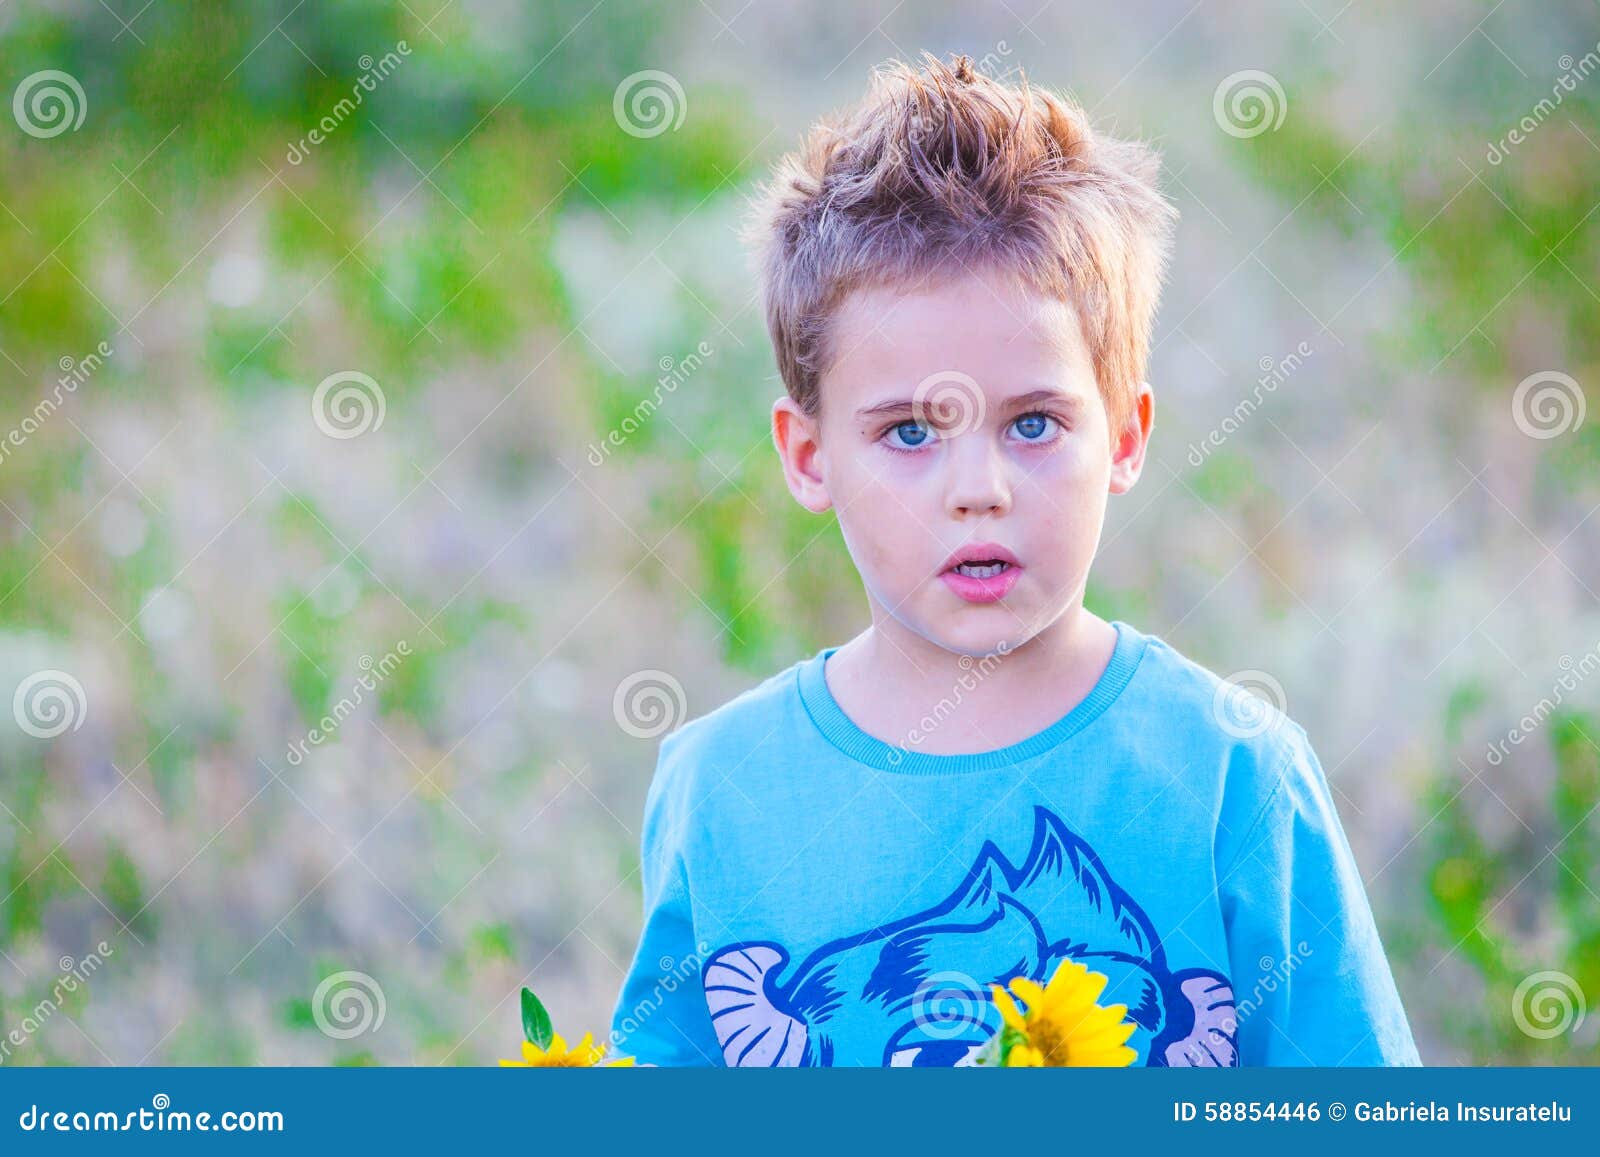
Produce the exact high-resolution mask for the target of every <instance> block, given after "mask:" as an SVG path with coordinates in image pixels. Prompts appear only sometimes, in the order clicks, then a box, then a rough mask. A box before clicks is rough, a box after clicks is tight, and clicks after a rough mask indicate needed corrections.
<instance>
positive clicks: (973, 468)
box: [945, 430, 1011, 518]
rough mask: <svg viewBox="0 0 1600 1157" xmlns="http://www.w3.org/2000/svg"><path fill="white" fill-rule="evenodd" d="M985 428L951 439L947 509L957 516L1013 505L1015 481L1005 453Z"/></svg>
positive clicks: (993, 511)
mask: <svg viewBox="0 0 1600 1157" xmlns="http://www.w3.org/2000/svg"><path fill="white" fill-rule="evenodd" d="M982 435H983V431H982V430H973V431H970V432H968V433H967V434H965V435H962V436H961V437H958V438H952V439H951V440H950V442H949V443H948V451H947V453H946V455H945V465H946V470H947V471H948V474H947V477H946V482H945V509H946V511H947V512H948V513H949V514H950V515H951V517H953V518H967V517H972V516H981V515H986V514H1005V513H1006V512H1007V511H1009V510H1010V509H1011V482H1010V479H1009V478H1008V477H1007V474H1006V462H1005V458H1004V455H1002V454H1001V453H1000V451H999V449H998V448H997V447H996V446H995V445H994V444H993V443H992V442H991V441H990V440H989V439H987V438H985V437H983V436H982Z"/></svg>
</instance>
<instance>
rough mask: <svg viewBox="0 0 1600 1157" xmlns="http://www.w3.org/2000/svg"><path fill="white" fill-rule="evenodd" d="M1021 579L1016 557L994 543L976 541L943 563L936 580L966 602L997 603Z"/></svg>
mask: <svg viewBox="0 0 1600 1157" xmlns="http://www.w3.org/2000/svg"><path fill="white" fill-rule="evenodd" d="M1021 576H1022V564H1021V563H1020V562H1018V561H1017V556H1016V555H1014V554H1012V553H1011V552H1010V551H1009V550H1007V549H1006V548H1005V547H1003V546H1001V545H1000V544H999V543H997V542H975V543H972V544H971V545H969V546H964V547H962V548H961V549H960V550H958V551H956V553H955V554H953V555H951V556H950V557H949V558H948V559H946V560H945V564H944V569H943V570H942V571H941V572H940V573H939V578H940V579H941V580H942V581H943V582H944V584H945V585H946V586H947V587H949V588H950V589H951V590H952V591H953V592H955V594H956V595H957V596H959V597H960V598H962V599H964V600H966V601H967V602H969V603H993V602H998V601H999V600H1001V599H1003V598H1005V597H1006V595H1008V594H1009V593H1011V588H1012V587H1014V586H1016V584H1017V580H1018V579H1019V578H1020V577H1021Z"/></svg>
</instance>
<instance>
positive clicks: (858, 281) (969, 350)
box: [612, 56, 1420, 1066]
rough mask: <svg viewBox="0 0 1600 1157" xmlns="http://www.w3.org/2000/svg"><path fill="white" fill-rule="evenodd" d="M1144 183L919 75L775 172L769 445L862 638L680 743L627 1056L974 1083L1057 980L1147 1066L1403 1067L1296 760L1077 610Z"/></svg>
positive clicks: (1115, 474)
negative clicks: (1078, 979)
mask: <svg viewBox="0 0 1600 1157" xmlns="http://www.w3.org/2000/svg"><path fill="white" fill-rule="evenodd" d="M1155 167H1156V162H1155V158H1154V157H1153V155H1152V154H1151V153H1150V152H1149V151H1148V150H1146V149H1145V148H1144V147H1142V146H1140V145H1137V144H1133V143H1128V142H1122V141H1116V140H1112V139H1109V138H1106V137H1103V136H1100V135H1098V134H1096V133H1093V132H1092V131H1091V130H1090V128H1089V127H1088V125H1087V124H1086V123H1085V119H1084V115H1083V113H1082V111H1081V110H1080V109H1078V108H1077V107H1075V106H1073V105H1071V104H1069V103H1067V102H1066V101H1064V100H1063V99H1061V98H1059V97H1057V96H1055V95H1053V94H1050V93H1047V92H1041V91H1039V90H1037V89H1029V88H1028V87H1027V85H1026V82H1024V83H1023V86H1022V87H1021V88H1020V89H1018V88H1012V87H1009V86H1005V85H1002V84H999V83H996V82H994V81H992V80H990V79H988V78H986V77H984V76H982V75H980V74H979V73H977V72H976V71H975V70H974V69H973V67H972V64H971V61H970V60H968V59H967V58H965V57H958V58H956V59H954V60H953V61H951V62H949V63H944V62H941V61H939V60H937V59H935V58H933V57H931V56H928V57H927V58H926V60H925V62H924V65H923V67H922V68H921V69H920V70H914V69H913V68H911V67H910V66H907V65H904V64H894V65H892V66H890V67H889V68H887V69H886V70H884V71H882V72H880V74H879V75H878V76H876V77H875V81H874V85H873V87H872V90H871V92H870V93H869V95H868V97H867V99H866V100H865V101H864V102H863V103H862V104H861V105H860V106H859V107H858V108H856V109H855V110H853V111H852V112H850V113H849V114H848V115H846V116H845V117H843V118H842V119H839V120H836V121H833V122H825V123H824V124H822V125H821V126H819V127H818V128H817V129H816V130H815V131H814V132H813V133H812V134H811V135H810V136H809V137H808V138H807V140H806V142H805V144H804V147H803V148H802V149H801V151H800V153H799V154H797V155H794V156H790V157H787V158H785V159H784V161H783V162H781V165H780V168H779V170H778V172H777V174H776V178H775V180H774V181H773V182H772V183H771V184H770V186H768V188H767V189H766V190H765V191H764V194H763V199H762V202H761V209H762V211H761V213H760V214H758V217H757V219H756V223H755V228H754V234H755V240H756V241H757V243H758V245H759V250H760V254H761V261H762V264H761V269H762V275H763V288H764V292H765V301H766V309H767V318H768V325H769V329H770V332H771V335H772V340H773V344H774V346H775V348H776V353H777V360H778V365H779V368H780V371H781V373H782V376H783V380H784V385H785V387H786V389H787V395H786V396H785V397H783V398H780V399H779V400H778V401H777V402H776V404H775V405H774V406H773V436H774V441H775V442H776V445H777V449H778V452H779V455H780V458H781V460H782V465H783V471H784V477H785V479H786V481H787V483H788V486H789V489H790V491H791V492H792V493H793V495H794V497H795V499H796V500H797V501H799V502H800V503H801V504H802V505H803V506H805V507H806V508H807V509H809V510H812V511H818V512H820V511H824V510H827V509H829V508H830V507H831V508H832V509H834V510H835V511H836V512H837V517H838V520H839V526H840V529H841V531H842V533H843V536H844V540H845V543H846V546H847V547H848V549H849V552H850V557H851V560H852V561H853V563H854V564H855V566H856V568H857V570H858V571H859V572H860V575H861V579H862V582H863V584H864V586H865V589H866V595H867V602H868V606H869V608H870V611H871V625H870V626H869V627H868V628H867V629H866V630H864V631H863V632H862V633H861V634H860V635H858V636H856V637H855V638H854V639H851V640H850V641H849V642H847V643H845V644H843V645H842V646H837V647H828V648H826V649H824V650H822V651H821V652H819V653H818V654H816V655H814V656H812V657H811V658H809V659H806V660H803V661H801V662H799V663H797V664H796V665H795V666H793V667H790V668H789V669H788V670H786V671H783V672H782V673H780V674H778V675H775V676H773V677H771V678H769V679H768V680H766V681H765V682H764V683H762V684H760V685H759V686H757V687H755V688H754V689H752V690H750V691H748V692H746V693H744V694H743V695H741V696H739V697H738V698H736V699H735V700H733V701H732V702H730V703H728V704H725V705H724V706H723V707H721V708H720V709H718V710H716V711H713V712H711V713H710V714H709V715H706V716H705V717H703V718H700V719H697V720H695V721H693V722H691V723H689V724H687V725H686V726H684V727H683V728H681V729H680V730H678V731H677V732H675V733H673V734H670V735H668V736H667V737H666V739H665V740H664V741H663V743H662V745H661V752H660V762H659V766H658V769H657V772H656V775H655V778H654V780H653V781H652V783H651V787H650V791H649V794H648V798H647V801H646V805H645V820H644V828H643V839H642V843H643V861H642V874H643V884H644V902H645V918H644V931H643V936H642V938H641V941H640V944H639V948H638V952H637V955H636V956H635V958H634V961H633V965H632V967H631V969H630V970H629V973H628V976H627V978H626V979H625V981H624V983H623V987H622V992H621V995H620V998H619V1000H618V1004H617V1008H616V1012H615V1015H614V1017H613V1025H612V1039H613V1041H614V1043H615V1044H616V1046H617V1047H618V1048H619V1049H621V1050H622V1051H623V1052H626V1053H631V1054H633V1055H635V1056H637V1057H638V1058H639V1059H640V1060H642V1061H645V1062H653V1063H655V1064H660V1065H705V1064H726V1065H765V1066H777V1065H890V1066H897V1065H910V1066H916V1065H950V1064H963V1063H971V1061H972V1060H973V1059H974V1054H975V1053H976V1051H977V1050H978V1049H979V1048H980V1047H981V1046H982V1044H983V1043H984V1042H985V1041H986V1040H988V1039H989V1038H990V1037H991V1036H993V1035H994V1034H995V1032H996V1031H997V1030H998V1029H999V1028H1000V1027H1001V1024H1002V1015H1001V1012H1000V1010H999V1009H998V1008H997V1007H996V1006H995V1003H994V997H993V996H992V995H991V993H992V991H993V989H992V986H995V985H1001V986H1004V985H1007V984H1009V983H1010V982H1012V981H1014V980H1016V979H1017V978H1024V985H1023V987H1024V988H1026V982H1027V981H1032V982H1034V983H1038V984H1043V983H1044V982H1046V981H1047V980H1048V979H1049V978H1050V977H1051V976H1052V975H1053V974H1054V973H1055V971H1056V969H1057V968H1058V967H1060V966H1061V965H1062V964H1063V963H1064V962H1076V964H1078V965H1083V966H1085V967H1087V968H1088V969H1089V970H1090V971H1091V972H1093V973H1096V974H1099V975H1100V976H1103V977H1105V978H1106V987H1105V989H1104V991H1103V993H1102V994H1101V995H1100V997H1099V1003H1101V1004H1102V1005H1108V1006H1109V1005H1112V1004H1122V1005H1125V1006H1126V1009H1127V1012H1126V1019H1127V1021H1128V1022H1130V1023H1131V1025H1132V1034H1131V1035H1130V1036H1129V1037H1128V1039H1127V1042H1126V1044H1127V1046H1128V1047H1129V1048H1131V1049H1132V1050H1134V1055H1135V1060H1134V1063H1135V1064H1141V1065H1154V1066H1172V1065H1205V1066H1231V1065H1306V1064H1317V1065H1389V1064H1395V1065H1398V1064H1410V1065H1414V1064H1419V1063H1420V1062H1419V1060H1418V1057H1417V1053H1416V1047H1415V1045H1414V1043H1413V1041H1412V1037H1411V1033H1410V1029H1409V1027H1408V1026H1407V1023H1406V1019H1405V1014H1404V1012H1403V1010H1402V1007H1401V1004H1400V999H1399V996H1398V994H1397V993H1396V990H1395V985H1394V981H1393V978H1392V977H1391V975H1390V971H1389V966H1388V963H1387V961H1386V959H1385V956H1384V952H1383V948H1382V946H1381V944H1380V943H1379V939H1378V934H1377V930H1376V928H1375V926H1374V923H1373V918H1372V914H1371V910H1370V908H1369V905H1368V901H1367V897H1366V894H1365V891H1364V889H1363V886H1362V882H1361V878H1360V876H1359V874H1358V873H1357V870H1356V866H1355V863H1354V860H1353V858H1352V856H1351V852H1350V847H1349V844H1348V843H1347V842H1346V839H1345V835H1344V832H1343V829H1342V828H1341V827H1340V824H1339V819H1338V816H1337V814H1336V813H1335V811H1334V807H1333V802H1332V800H1331V798H1330V796H1329V791H1328V786H1327V781H1326V779H1325V778H1324V775H1323V772H1322V769H1321V766H1320V765H1319V763H1318V762H1317V758H1316V756H1315V755H1314V754H1313V752H1312V750H1311V747H1310V745H1309V743H1308V741H1307V738H1306V734H1305V732H1304V731H1303V730H1302V729H1301V728H1300V727H1299V726H1298V725H1297V724H1295V723H1293V722H1292V721H1290V720H1289V719H1288V718H1287V717H1286V716H1284V715H1283V714H1282V713H1281V712H1279V711H1277V710H1276V709H1275V708H1272V707H1269V706H1267V705H1266V704H1264V703H1262V702H1261V701H1260V700H1257V699H1255V698H1254V697H1251V696H1248V695H1245V694H1244V693H1243V692H1242V691H1240V689H1238V688H1235V687H1233V686H1232V685H1230V684H1227V683H1223V682H1222V681H1220V680H1218V679H1217V678H1216V676H1214V675H1212V674H1211V673H1210V672H1208V671H1206V670H1204V669H1203V668H1201V667H1199V666H1197V665H1195V664H1194V663H1192V662H1190V661H1188V660H1187V659H1185V658H1183V657H1182V656H1180V655H1179V654H1178V653H1177V652H1175V651H1174V650H1172V649H1171V648H1170V647H1169V646H1167V645H1166V644H1165V643H1164V642H1162V641H1161V640H1160V639H1157V638H1155V637H1152V636H1149V635H1145V634H1143V633H1141V632H1139V631H1137V630H1136V629H1134V628H1133V627H1131V626H1129V625H1127V624H1126V623H1122V622H1120V621H1119V622H1113V623H1107V622H1106V621H1104V620H1102V619H1100V618H1099V617H1097V616H1096V615H1094V614H1093V613H1092V612H1090V611H1089V610H1087V609H1086V608H1085V607H1084V605H1083V593H1084V586H1085V582H1086V580H1087V576H1088V572H1089V565H1090V562H1091V560H1092V559H1093V557H1094V553H1095V550H1096V549H1097V547H1098V544H1099V539H1100V531H1101V525H1102V520H1103V516H1104V513H1105V507H1106V502H1107V498H1108V495H1110V494H1122V493H1125V492H1126V491H1127V490H1128V489H1129V488H1130V487H1132V486H1133V484H1134V482H1135V481H1136V480H1137V479H1138V477H1139V473H1140V469H1141V467H1142V464H1143V460H1144V453H1145V447H1146V444H1147V442H1148V439H1149V436H1150V430H1151V423H1152V394H1151V390H1150V387H1149V386H1148V385H1147V384H1146V383H1145V382H1144V381H1143V374H1144V363H1145V358H1146V354H1147V351H1148V346H1149V332H1150V325H1151V318H1152V314H1153V313H1154V310H1155V305H1156V298H1157V295H1158V291H1159V288H1160V280H1161V275H1162V269H1163V265H1164V262H1165V257H1166V252H1167V249H1168V246H1169V238H1170V233H1171V228H1172V223H1173V218H1174V216H1175V214H1174V211H1173V210H1172V208H1171V207H1170V206H1169V205H1168V204H1167V203H1166V202H1165V201H1164V200H1163V198H1162V197H1161V195H1160V194H1159V193H1158V192H1157V191H1156V188H1155V183H1154V177H1155ZM1030 991H1035V992H1036V991H1037V990H1030ZM1102 1043H1103V1042H1102ZM1072 1047H1075V1046H1070V1045H1063V1046H1062V1047H1061V1048H1060V1049H1059V1050H1058V1051H1056V1052H1055V1053H1054V1054H1053V1055H1051V1056H1050V1057H1048V1058H1047V1062H1048V1063H1071V1062H1072V1060H1073V1057H1072V1055H1071V1049H1072Z"/></svg>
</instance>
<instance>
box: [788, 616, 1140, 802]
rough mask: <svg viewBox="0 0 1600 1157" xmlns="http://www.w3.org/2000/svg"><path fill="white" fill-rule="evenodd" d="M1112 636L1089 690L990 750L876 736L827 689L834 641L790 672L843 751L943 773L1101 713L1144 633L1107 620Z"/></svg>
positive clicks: (977, 764) (1065, 731)
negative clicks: (935, 748) (933, 750)
mask: <svg viewBox="0 0 1600 1157" xmlns="http://www.w3.org/2000/svg"><path fill="white" fill-rule="evenodd" d="M1111 625H1112V626H1113V627H1114V628H1116V632H1117V642H1116V646H1115V647H1114V648H1113V649H1112V652H1111V661H1110V662H1109V663H1107V664H1106V669H1105V671H1104V672H1102V673H1101V675H1100V678H1099V680H1098V681H1096V683H1095V685H1094V687H1093V688H1091V689H1090V691H1089V694H1088V695H1086V696H1084V698H1083V699H1082V700H1081V701H1080V702H1079V703H1078V705H1077V706H1075V707H1074V708H1072V710H1070V711H1068V712H1067V713H1066V714H1065V715H1063V716H1062V717H1061V718H1060V719H1057V720H1056V721H1055V722H1054V723H1052V724H1050V726H1048V727H1046V728H1045V729H1044V730H1043V731H1038V732H1035V733H1034V734H1033V735H1030V736H1029V737H1028V738H1026V739H1021V740H1018V741H1017V742H1016V743H1011V744H1007V745H1006V746H1005V747H997V748H994V749H993V750H991V751H976V752H969V753H966V754H962V755H933V754H929V753H928V752H925V751H916V750H913V749H911V748H908V747H904V746H897V745H896V744H892V743H888V742H886V741H884V740H882V739H879V738H878V737H877V736H875V735H871V734H869V733H867V732H866V731H863V730H862V729H861V728H860V727H858V726H857V725H856V723H855V721H854V720H853V719H851V718H850V716H848V715H846V714H845V711H844V708H842V707H840V706H839V703H838V701H837V700H836V699H834V697H833V692H832V691H830V690H828V680H827V676H826V674H825V673H824V666H825V664H826V663H827V661H828V658H829V656H831V655H832V654H833V653H834V652H835V651H837V650H838V649H839V648H838V647H825V648H823V649H822V650H821V651H818V652H817V653H816V654H815V655H813V656H812V657H811V658H809V659H807V660H805V662H803V663H801V664H800V667H799V669H798V672H797V675H796V681H797V683H798V685H799V691H800V699H801V702H802V703H803V704H804V705H805V709H806V713H807V714H808V715H810V717H811V721H812V722H813V723H814V724H816V726H817V729H818V730H819V731H821V732H822V735H823V737H824V738H825V739H827V740H828V742H829V743H831V744H832V745H833V746H834V747H836V748H838V749H839V750H840V751H842V752H843V753H844V754H845V755H848V756H849V757H850V758H852V759H854V760H857V761H858V762H860V763H864V764H866V765H867V766H869V767H874V768H877V769H878V770H880V771H894V772H901V773H904V774H910V775H944V774H951V773H956V772H964V771H984V770H988V769H994V768H1001V767H1009V766H1011V765H1012V764H1015V763H1020V762H1022V761H1023V760H1027V759H1033V758H1034V757H1036V756H1039V755H1042V754H1044V753H1045V752H1047V751H1049V750H1050V749H1051V748H1053V747H1056V746H1057V745H1059V744H1060V743H1062V742H1063V741H1065V740H1066V739H1068V738H1070V737H1071V736H1073V735H1076V734H1077V733H1078V732H1079V731H1081V730H1083V728H1084V727H1086V726H1087V725H1088V724H1089V723H1090V722H1092V721H1093V720H1094V719H1095V718H1097V717H1098V716H1099V715H1100V714H1101V713H1103V712H1104V711H1105V710H1106V708H1107V707H1109V706H1111V704H1112V702H1113V701H1114V700H1115V699H1116V698H1117V696H1118V695H1120V694H1121V693H1122V690H1123V688H1125V687H1126V686H1127V685H1128V682H1129V680H1131V679H1132V678H1133V673H1134V671H1135V670H1136V669H1137V668H1138V666H1139V661H1140V660H1141V659H1142V658H1143V657H1144V653H1145V649H1146V647H1147V645H1148V643H1149V637H1148V636H1147V635H1144V634H1143V633H1141V632H1140V631H1138V630H1136V629H1135V628H1133V627H1131V626H1129V625H1128V624H1127V623H1124V622H1123V621H1122V620H1120V619H1117V620H1113V621H1112V624H1111Z"/></svg>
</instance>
